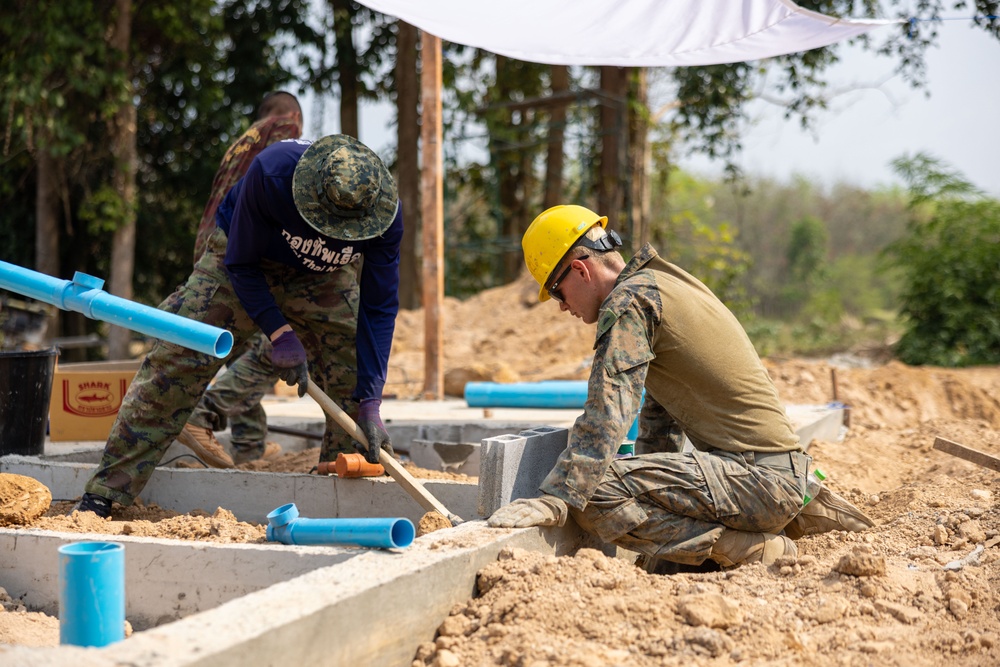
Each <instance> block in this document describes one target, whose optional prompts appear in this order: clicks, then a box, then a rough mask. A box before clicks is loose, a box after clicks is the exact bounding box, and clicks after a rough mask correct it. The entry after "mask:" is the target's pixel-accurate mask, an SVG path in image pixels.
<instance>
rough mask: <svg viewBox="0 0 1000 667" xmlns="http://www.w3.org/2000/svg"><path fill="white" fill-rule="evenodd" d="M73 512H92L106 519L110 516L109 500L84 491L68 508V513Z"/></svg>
mask: <svg viewBox="0 0 1000 667" xmlns="http://www.w3.org/2000/svg"><path fill="white" fill-rule="evenodd" d="M73 512H93V513H94V514H96V515H97V516H99V517H101V518H102V519H107V518H108V517H109V516H111V501H110V500H109V499H107V498H105V497H104V496H99V495H97V494H96V493H85V494H83V497H82V498H80V502H78V503H77V504H76V505H73V507H72V509H70V511H69V513H70V514H72V513H73Z"/></svg>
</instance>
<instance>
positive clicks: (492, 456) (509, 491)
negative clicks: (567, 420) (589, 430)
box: [478, 426, 569, 517]
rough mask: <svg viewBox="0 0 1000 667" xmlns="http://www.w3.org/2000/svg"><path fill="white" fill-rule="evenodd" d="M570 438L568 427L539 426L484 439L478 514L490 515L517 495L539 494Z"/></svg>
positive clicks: (532, 495) (529, 495)
mask: <svg viewBox="0 0 1000 667" xmlns="http://www.w3.org/2000/svg"><path fill="white" fill-rule="evenodd" d="M568 440H569V431H568V430H567V429H565V428H561V427H555V426H538V427H536V428H533V429H531V430H527V431H521V432H520V433H519V434H517V435H498V436H496V437H493V438H486V439H484V440H483V443H482V448H481V450H480V463H479V508H478V509H479V516H481V517H488V516H489V515H491V514H493V512H495V511H496V510H497V509H498V508H500V507H502V506H504V505H506V504H507V503H509V502H510V501H512V500H516V499H518V498H537V497H538V496H540V495H542V493H541V491H539V490H538V487H539V485H541V483H542V480H544V479H545V476H546V475H548V474H549V471H551V470H552V468H553V466H555V464H556V460H557V459H558V458H559V455H560V454H561V453H562V451H563V450H564V449H566V444H567V442H568Z"/></svg>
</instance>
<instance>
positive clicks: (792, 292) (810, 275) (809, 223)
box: [782, 215, 831, 314]
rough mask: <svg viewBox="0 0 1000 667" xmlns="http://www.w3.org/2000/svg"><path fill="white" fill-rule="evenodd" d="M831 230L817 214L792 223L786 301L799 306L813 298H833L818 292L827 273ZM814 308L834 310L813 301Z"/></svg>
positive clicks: (785, 288) (824, 310)
mask: <svg viewBox="0 0 1000 667" xmlns="http://www.w3.org/2000/svg"><path fill="white" fill-rule="evenodd" d="M829 239H830V234H829V232H827V230H826V224H825V223H824V222H823V221H822V220H820V219H819V218H816V217H815V216H811V215H807V216H805V217H804V218H801V219H800V220H798V221H797V222H796V223H795V224H793V225H792V229H791V238H790V239H789V241H788V249H787V250H786V251H785V260H786V262H787V266H786V269H785V281H784V283H785V287H784V289H783V290H782V292H783V296H784V299H785V301H786V302H787V303H788V305H789V306H790V307H791V308H792V309H794V310H799V309H801V308H802V305H803V304H804V303H806V302H807V301H809V300H810V299H815V300H818V301H826V302H829V300H830V297H829V296H823V295H820V294H816V291H817V287H818V286H819V284H820V283H821V282H822V281H823V279H824V277H825V274H826V254H827V244H828V242H829ZM812 310H814V311H821V312H826V313H827V314H830V313H831V311H830V308H829V305H827V306H826V307H823V306H821V305H820V303H813V304H812Z"/></svg>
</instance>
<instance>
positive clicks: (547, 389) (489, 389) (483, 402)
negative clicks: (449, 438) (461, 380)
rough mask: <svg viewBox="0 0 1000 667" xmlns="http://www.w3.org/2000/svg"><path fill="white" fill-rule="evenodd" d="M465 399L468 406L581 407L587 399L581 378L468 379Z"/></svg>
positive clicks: (585, 386) (584, 382)
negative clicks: (513, 380)
mask: <svg viewBox="0 0 1000 667" xmlns="http://www.w3.org/2000/svg"><path fill="white" fill-rule="evenodd" d="M465 402H466V403H468V404H469V407H470V408H582V407H583V404H584V403H586V402H587V383H586V381H584V380H546V381H544V382H511V383H500V382H469V383H466V385H465Z"/></svg>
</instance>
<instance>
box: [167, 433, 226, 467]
mask: <svg viewBox="0 0 1000 667" xmlns="http://www.w3.org/2000/svg"><path fill="white" fill-rule="evenodd" d="M177 442H179V443H181V444H182V445H184V446H185V447H187V448H188V449H190V450H191V451H192V452H194V453H195V454H197V455H198V458H199V459H201V461H202V462H203V463H204V464H205V465H207V466H208V467H210V468H233V467H235V464H234V463H233V459H232V457H230V456H229V454H227V453H226V450H225V449H223V448H222V445H221V444H219V441H218V440H216V439H215V434H214V433H212V429H210V428H202V427H200V426H194V425H192V424H184V430H182V431H181V432H180V433H179V434H178V435H177Z"/></svg>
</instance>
